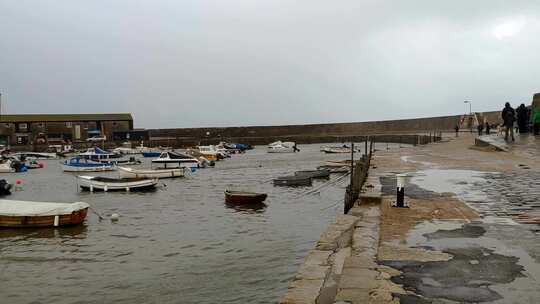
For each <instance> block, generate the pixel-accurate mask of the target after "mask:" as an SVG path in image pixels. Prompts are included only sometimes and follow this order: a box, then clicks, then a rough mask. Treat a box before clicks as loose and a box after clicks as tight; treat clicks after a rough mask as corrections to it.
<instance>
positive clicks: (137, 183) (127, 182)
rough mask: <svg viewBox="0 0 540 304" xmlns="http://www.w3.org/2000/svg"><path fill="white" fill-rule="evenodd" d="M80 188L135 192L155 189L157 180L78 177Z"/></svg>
mask: <svg viewBox="0 0 540 304" xmlns="http://www.w3.org/2000/svg"><path fill="white" fill-rule="evenodd" d="M77 182H78V184H79V187H81V188H82V189H84V190H89V191H91V192H93V191H105V192H107V191H126V192H129V191H133V190H143V189H149V188H154V187H155V186H156V185H157V184H158V179H157V178H144V179H143V178H109V177H101V176H77Z"/></svg>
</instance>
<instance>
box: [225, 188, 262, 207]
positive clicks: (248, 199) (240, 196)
mask: <svg viewBox="0 0 540 304" xmlns="http://www.w3.org/2000/svg"><path fill="white" fill-rule="evenodd" d="M266 197H267V195H266V193H255V192H242V191H231V190H226V191H225V202H227V203H228V204H242V205H244V204H260V203H262V202H264V200H265V199H266Z"/></svg>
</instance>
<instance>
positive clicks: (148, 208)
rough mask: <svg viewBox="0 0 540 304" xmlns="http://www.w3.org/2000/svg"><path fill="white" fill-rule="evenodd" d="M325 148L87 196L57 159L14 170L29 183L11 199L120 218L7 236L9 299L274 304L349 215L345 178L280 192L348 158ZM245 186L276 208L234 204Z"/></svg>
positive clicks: (3, 243)
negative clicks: (290, 181)
mask: <svg viewBox="0 0 540 304" xmlns="http://www.w3.org/2000/svg"><path fill="white" fill-rule="evenodd" d="M319 147H320V145H303V146H300V149H301V152H300V153H296V154H268V153H266V151H265V149H264V147H257V148H256V149H254V150H252V151H248V152H247V153H246V154H243V155H234V156H233V157H232V158H231V159H227V160H225V161H220V162H218V163H217V165H216V167H215V168H211V169H201V170H199V171H197V172H196V173H193V174H191V175H190V176H189V177H187V178H180V179H170V180H162V182H160V187H159V188H158V189H156V190H155V191H152V192H142V193H135V192H134V193H118V192H116V193H88V192H80V191H78V189H77V183H76V179H75V175H72V174H67V173H63V172H62V171H61V168H60V164H59V161H58V160H50V161H45V163H46V165H47V167H46V168H44V169H37V170H32V171H30V172H28V173H17V174H3V175H1V177H0V178H7V179H8V180H10V181H11V182H14V180H15V179H21V180H22V181H23V187H24V188H23V190H22V191H18V192H14V193H13V194H12V195H11V196H10V197H7V198H8V199H18V200H40V201H59V202H71V201H84V202H87V203H89V204H90V205H91V206H92V207H93V208H94V209H95V210H96V211H98V212H99V213H102V214H103V215H110V214H111V213H118V214H119V215H120V220H119V221H118V222H117V223H112V222H111V221H109V220H103V221H99V219H98V217H97V216H96V215H94V214H89V216H88V219H87V221H86V222H85V224H84V225H83V226H80V227H72V228H63V229H31V230H14V229H0V299H1V301H0V302H2V303H12V304H13V303H55V304H58V303H111V302H114V303H275V302H277V301H278V300H279V298H280V296H282V295H283V294H284V292H285V290H286V289H287V285H288V283H289V281H290V279H291V278H292V276H293V275H294V274H295V272H296V271H297V268H298V266H299V265H300V264H301V263H302V261H303V259H304V257H305V255H306V254H307V252H308V251H309V250H310V249H312V248H313V246H314V242H315V241H316V240H317V239H318V238H319V235H320V233H321V232H322V231H323V230H324V229H325V228H326V226H327V225H328V224H329V223H330V222H332V221H333V220H334V219H335V217H336V214H337V213H341V212H342V208H343V195H344V187H345V184H346V183H347V179H346V178H345V179H344V180H342V181H341V182H340V183H337V184H335V185H332V186H328V187H326V188H324V191H321V192H320V193H318V194H315V195H309V196H300V194H302V193H304V192H305V191H308V190H310V189H313V188H315V187H317V186H319V185H321V184H322V183H324V182H326V181H324V180H322V181H315V183H314V185H313V187H308V188H284V187H274V186H273V185H272V181H271V180H272V178H275V177H278V176H282V175H289V174H293V173H294V171H296V170H306V169H314V168H315V167H316V166H317V165H320V164H321V163H322V162H323V161H325V160H337V159H345V158H347V157H349V155H347V154H344V155H343V154H342V155H325V154H323V153H321V152H319ZM144 166H149V161H148V160H145V164H143V165H142V167H144ZM116 174H117V173H115V172H113V173H108V175H116ZM338 176H339V175H333V176H332V179H336V178H337V177H338ZM238 185H240V186H244V187H245V188H247V189H251V190H255V191H260V192H266V193H268V195H269V197H268V199H267V200H266V206H265V207H261V208H256V209H248V208H238V207H236V208H235V207H234V206H228V205H226V204H225V203H224V194H223V191H224V190H225V189H226V188H227V187H230V186H238Z"/></svg>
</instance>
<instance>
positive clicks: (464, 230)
mask: <svg viewBox="0 0 540 304" xmlns="http://www.w3.org/2000/svg"><path fill="white" fill-rule="evenodd" d="M485 233H486V229H484V227H481V226H475V225H464V226H463V227H461V228H458V229H454V230H438V231H436V232H433V233H428V234H424V236H425V237H427V238H428V239H430V240H432V239H447V238H463V237H468V238H477V237H480V236H482V235H484V234H485Z"/></svg>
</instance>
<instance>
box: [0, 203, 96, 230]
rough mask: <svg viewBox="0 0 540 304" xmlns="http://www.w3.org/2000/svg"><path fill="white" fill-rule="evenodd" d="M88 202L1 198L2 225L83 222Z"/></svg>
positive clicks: (24, 225)
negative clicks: (53, 201) (32, 200)
mask: <svg viewBox="0 0 540 304" xmlns="http://www.w3.org/2000/svg"><path fill="white" fill-rule="evenodd" d="M89 207H90V206H89V205H88V204H87V203H83V202H75V203H52V202H29V201H14V200H0V227H20V228H25V227H61V226H71V225H78V224H81V223H82V222H83V221H84V219H85V218H86V215H87V213H88V208H89Z"/></svg>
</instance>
